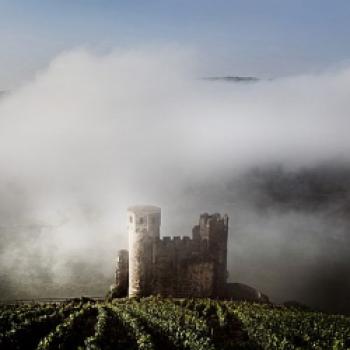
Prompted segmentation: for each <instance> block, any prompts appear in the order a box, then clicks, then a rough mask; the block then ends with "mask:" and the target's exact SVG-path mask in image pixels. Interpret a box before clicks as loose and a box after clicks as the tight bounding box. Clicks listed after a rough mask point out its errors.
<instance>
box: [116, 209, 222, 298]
mask: <svg viewBox="0 0 350 350" xmlns="http://www.w3.org/2000/svg"><path fill="white" fill-rule="evenodd" d="M127 213H128V214H127V215H128V235H129V252H128V251H127V250H121V251H119V253H118V258H117V269H116V290H117V291H118V294H119V296H126V295H129V297H144V296H149V295H152V294H159V295H162V296H172V297H221V296H224V294H225V291H226V286H227V285H226V280H227V239H228V216H227V215H224V216H223V217H222V216H221V215H220V214H213V215H209V214H206V213H205V214H202V215H200V218H199V224H198V225H196V226H194V227H193V230H192V237H186V236H185V237H180V236H175V237H163V238H161V237H160V226H161V209H160V208H158V207H155V206H133V207H130V208H129V209H128V212H127Z"/></svg>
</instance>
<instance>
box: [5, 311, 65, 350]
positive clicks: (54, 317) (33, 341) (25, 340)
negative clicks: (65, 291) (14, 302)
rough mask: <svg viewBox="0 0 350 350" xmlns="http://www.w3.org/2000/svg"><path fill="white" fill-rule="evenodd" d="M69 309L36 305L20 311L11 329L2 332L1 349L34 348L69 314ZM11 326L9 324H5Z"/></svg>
mask: <svg viewBox="0 0 350 350" xmlns="http://www.w3.org/2000/svg"><path fill="white" fill-rule="evenodd" d="M67 312H69V311H68V309H67V307H64V308H54V307H50V306H49V307H44V308H40V306H36V307H35V308H33V309H30V310H29V311H28V312H27V313H25V312H22V311H19V315H20V316H18V318H17V320H16V322H13V321H12V322H11V328H10V330H8V331H6V332H4V333H3V334H1V337H0V349H9V350H10V349H22V348H25V349H33V348H35V347H36V345H37V344H38V342H39V341H40V339H41V338H42V337H44V336H45V335H46V334H47V333H49V332H50V330H51V329H52V328H54V327H56V325H58V324H59V323H60V322H62V320H63V319H64V318H65V317H66V316H67ZM3 328H9V326H7V327H6V326H3Z"/></svg>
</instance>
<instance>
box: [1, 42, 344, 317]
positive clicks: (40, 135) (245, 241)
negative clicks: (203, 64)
mask: <svg viewBox="0 0 350 350" xmlns="http://www.w3.org/2000/svg"><path fill="white" fill-rule="evenodd" d="M199 60H200V57H198V56H196V54H195V53H193V52H189V51H186V50H183V49H181V48H179V47H177V48H152V49H145V48H142V49H135V50H129V51H123V50H115V51H114V52H112V53H110V54H107V55H98V54H95V53H92V52H88V51H84V50H76V51H72V52H67V53H64V54H62V55H60V56H59V57H57V58H56V59H55V60H53V61H52V62H51V63H50V65H49V66H48V67H47V69H45V70H43V71H42V72H39V73H38V74H37V76H36V78H35V79H34V80H33V81H32V82H30V83H28V84H26V85H23V86H22V87H20V88H19V89H17V90H16V91H13V92H11V93H9V94H6V95H4V96H2V98H1V99H0V167H1V173H0V234H1V236H0V254H1V255H0V266H1V273H0V297H1V298H3V299H6V298H17V297H29V296H58V295H64V296H67V295H79V294H82V293H84V294H90V295H91V294H101V293H103V292H104V291H105V290H106V289H107V288H108V285H109V283H111V282H112V280H113V269H114V256H115V253H116V251H117V249H119V248H124V247H126V246H127V237H126V232H125V226H126V223H125V209H126V207H127V206H129V205H130V204H135V203H151V204H156V205H159V206H161V207H162V209H163V227H162V230H163V231H162V232H163V234H188V233H189V232H190V230H191V227H192V225H193V224H195V223H196V221H197V219H198V215H199V214H200V213H201V212H203V211H215V212H227V213H228V214H229V216H230V219H231V221H230V222H231V223H230V252H229V254H230V257H229V262H230V279H231V280H234V281H241V282H246V283H250V284H252V285H254V286H256V287H258V288H260V289H262V290H263V291H264V292H266V293H267V294H269V295H270V296H271V297H272V299H274V300H277V301H281V300H286V299H297V300H301V301H305V302H308V303H311V304H313V305H314V306H319V307H323V308H328V309H331V310H336V311H339V310H341V309H344V310H345V309H346V308H347V310H350V305H349V304H348V303H347V302H346V293H347V292H349V289H350V286H349V283H348V282H347V281H346V276H348V272H349V270H350V269H349V265H350V262H349V258H348V256H349V255H348V253H349V252H348V250H347V248H346V246H350V245H349V244H348V243H349V242H348V241H349V240H350V238H349V233H348V232H349V231H348V227H349V226H348V218H347V209H348V208H349V206H348V203H349V202H348V198H349V197H348V193H349V188H350V186H349V181H348V179H349V177H348V175H350V174H349V173H350V172H349V171H348V165H349V164H350V163H349V161H350V159H349V154H350V153H349V148H350V141H349V138H348V130H349V120H348V111H349V109H350V101H349V98H348V96H347V93H348V91H349V88H350V69H342V70H337V71H334V70H332V71H329V72H325V73H323V74H320V75H317V76H316V75H314V76H297V77H290V78H284V79H280V80H274V81H259V82H254V83H251V84H239V83H226V82H220V81H208V80H202V79H199V77H198V75H197V71H198V70H197V67H198V62H199ZM320 174H321V175H320ZM327 186H328V187H329V186H330V188H328V189H327V190H325V191H324V190H323V189H324V187H326V188H327ZM308 194H309V195H310V196H309V197H308ZM318 194H321V195H319V196H318ZM325 267H327V268H325ZM325 271H326V272H325ZM325 284H327V286H325ZM330 285H333V286H334V287H333V289H332V287H329V286H330ZM320 290H321V291H322V293H321V292H320Z"/></svg>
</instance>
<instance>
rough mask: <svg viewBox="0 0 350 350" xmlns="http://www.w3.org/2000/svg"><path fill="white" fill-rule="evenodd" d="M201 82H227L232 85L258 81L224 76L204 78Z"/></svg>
mask: <svg viewBox="0 0 350 350" xmlns="http://www.w3.org/2000/svg"><path fill="white" fill-rule="evenodd" d="M202 79H203V80H210V81H227V82H233V83H254V82H257V81H259V80H260V79H259V78H256V77H241V76H225V77H204V78H202Z"/></svg>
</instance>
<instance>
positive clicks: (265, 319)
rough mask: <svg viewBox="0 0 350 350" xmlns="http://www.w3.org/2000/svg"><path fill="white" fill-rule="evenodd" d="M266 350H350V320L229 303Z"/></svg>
mask: <svg viewBox="0 0 350 350" xmlns="http://www.w3.org/2000/svg"><path fill="white" fill-rule="evenodd" d="M226 305H227V307H228V309H229V310H230V312H232V313H233V314H234V315H235V316H236V317H237V318H239V319H240V320H241V321H242V322H243V324H244V326H245V328H246V330H247V332H248V334H249V336H250V337H251V338H253V339H255V340H256V341H257V343H258V344H260V346H261V347H262V348H264V349H272V350H273V349H276V350H294V349H317V350H324V349H332V350H344V349H350V319H349V318H348V317H345V316H339V315H337V316H334V315H326V314H322V313H317V312H305V311H300V310H296V309H288V308H284V307H275V306H272V305H263V304H251V303H237V302H236V303H234V302H227V303H226Z"/></svg>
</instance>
